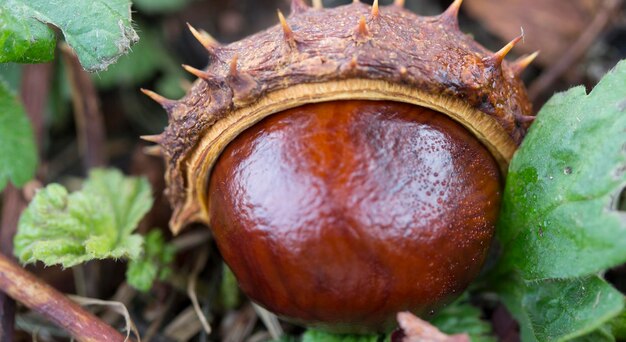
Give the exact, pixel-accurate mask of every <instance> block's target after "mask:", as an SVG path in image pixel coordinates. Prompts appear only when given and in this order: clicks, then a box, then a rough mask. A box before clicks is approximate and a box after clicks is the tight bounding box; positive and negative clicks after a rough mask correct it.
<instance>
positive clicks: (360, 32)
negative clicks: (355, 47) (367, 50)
mask: <svg viewBox="0 0 626 342" xmlns="http://www.w3.org/2000/svg"><path fill="white" fill-rule="evenodd" d="M356 34H357V36H359V37H367V36H369V34H370V31H369V29H368V28H367V21H365V16H364V15H362V16H361V19H359V24H358V25H357V28H356Z"/></svg>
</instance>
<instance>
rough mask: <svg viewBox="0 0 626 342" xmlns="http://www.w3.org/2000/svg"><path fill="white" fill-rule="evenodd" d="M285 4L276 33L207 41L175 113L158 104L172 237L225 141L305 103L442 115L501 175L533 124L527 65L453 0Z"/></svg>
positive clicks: (197, 210) (190, 214)
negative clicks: (163, 120)
mask: <svg viewBox="0 0 626 342" xmlns="http://www.w3.org/2000/svg"><path fill="white" fill-rule="evenodd" d="M293 2H295V3H296V4H295V5H294V6H295V7H294V9H293V10H292V13H291V15H290V17H289V18H287V19H286V20H282V19H281V20H280V23H279V24H278V25H276V26H274V27H271V28H269V29H267V30H264V31H262V32H259V33H257V34H255V35H253V36H251V37H248V38H246V39H243V40H241V41H238V42H235V43H232V44H229V45H225V46H215V45H213V44H212V45H211V46H210V49H209V48H207V50H208V51H209V53H210V54H211V58H210V59H211V64H210V65H209V66H208V67H207V68H206V69H205V70H203V71H198V70H191V71H193V73H194V74H195V75H197V76H199V77H200V79H199V80H198V81H196V82H195V84H194V86H193V88H192V89H191V91H190V92H189V93H188V94H187V95H186V96H185V97H184V98H182V99H181V100H179V101H178V102H176V103H175V104H174V105H172V103H171V102H169V101H164V100H163V99H161V102H164V103H166V105H164V107H166V109H167V110H168V114H169V117H170V124H169V126H168V127H167V128H166V130H165V132H164V133H163V134H162V137H161V138H159V141H160V144H161V146H162V149H163V152H164V156H165V159H166V162H167V164H168V169H167V174H166V178H167V183H168V189H167V194H168V196H169V198H170V201H171V203H172V206H173V207H174V216H173V218H172V221H171V229H172V230H173V232H174V233H177V232H179V231H180V229H181V228H182V227H183V226H184V225H186V224H188V223H190V222H192V221H202V222H207V221H208V218H207V217H206V213H205V210H204V209H203V204H204V202H205V199H204V196H205V187H206V179H208V173H209V172H210V169H211V166H212V163H213V162H214V160H215V159H216V158H217V156H218V155H219V153H220V152H221V150H222V149H223V148H224V147H225V146H226V144H227V143H228V142H229V141H230V140H232V139H233V138H234V136H236V135H237V134H238V133H240V132H241V131H243V130H244V129H245V128H247V127H250V126H251V125H253V124H254V123H255V122H258V121H259V120H261V119H262V118H263V117H265V116H267V115H270V114H273V113H275V112H277V111H280V110H285V109H287V108H291V107H294V106H297V105H300V104H303V103H306V102H320V101H328V100H333V99H348V98H355V99H357V98H360V99H391V100H397V101H402V102H409V103H415V104H418V105H423V106H426V107H430V108H433V109H436V110H439V111H441V112H442V113H445V114H448V115H450V116H451V117H452V118H454V119H456V120H457V121H459V122H461V123H462V124H463V125H464V126H466V127H467V128H468V129H469V130H470V131H472V132H473V133H474V134H475V135H476V136H477V137H478V139H480V140H481V141H482V142H483V143H484V144H485V145H486V146H487V147H488V148H489V149H490V150H491V151H492V153H493V154H494V157H495V158H496V159H497V160H498V162H500V164H501V166H502V168H503V171H505V170H506V165H507V163H508V161H509V160H510V158H511V156H512V154H513V152H514V151H515V148H516V147H517V145H519V143H520V142H521V140H522V138H523V136H524V135H525V133H526V130H527V128H528V126H529V124H530V121H532V119H529V117H530V115H531V105H530V102H529V100H528V98H527V95H526V90H525V88H524V85H523V84H522V82H521V80H520V79H519V73H521V70H523V68H524V67H525V66H526V65H527V62H528V61H527V60H522V61H521V62H520V63H519V65H518V64H515V63H512V64H509V63H507V62H506V61H504V60H503V59H504V57H505V55H506V53H508V51H509V50H510V48H512V47H513V45H514V44H515V43H517V42H518V41H519V39H517V40H515V41H513V42H512V43H510V44H508V45H507V46H506V47H505V48H503V49H502V50H500V51H498V52H496V53H494V52H491V51H489V50H487V49H485V48H484V47H482V46H481V45H480V44H478V43H477V42H476V41H474V40H473V39H472V38H471V37H469V36H467V35H465V34H464V33H462V32H461V31H460V30H459V28H458V23H457V18H456V15H457V13H458V6H459V5H460V3H461V1H460V0H457V1H455V2H454V4H453V5H452V6H451V7H450V8H449V9H448V10H447V11H446V12H444V13H443V14H442V15H440V16H435V17H421V16H418V15H415V14H413V13H411V12H410V11H408V10H405V9H403V8H402V7H401V6H398V5H397V3H398V2H396V5H394V6H387V7H380V8H378V7H377V6H376V7H375V8H374V9H372V7H371V6H368V5H365V4H361V3H358V2H357V3H352V4H350V5H345V6H341V7H336V8H330V9H320V8H310V7H306V6H305V5H304V4H303V3H302V2H301V1H299V0H294V1H293ZM400 3H401V1H400ZM279 17H282V14H280V15H279ZM204 41H205V44H208V43H206V42H207V39H204ZM523 63H526V64H523ZM333 92H335V93H333ZM225 131H228V132H229V133H228V135H227V138H223V136H224V134H223V133H224V132H225Z"/></svg>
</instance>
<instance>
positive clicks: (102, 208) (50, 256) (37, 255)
mask: <svg viewBox="0 0 626 342" xmlns="http://www.w3.org/2000/svg"><path fill="white" fill-rule="evenodd" d="M151 206H152V196H151V190H150V185H149V184H148V181H147V180H146V179H144V178H134V177H124V176H123V175H122V173H121V172H119V171H117V170H93V171H92V172H91V173H90V174H89V178H88V179H87V180H86V181H85V184H84V186H83V189H82V190H80V191H77V192H74V193H71V194H69V193H68V192H67V190H66V189H65V188H64V187H63V186H61V185H59V184H51V185H48V186H47V187H46V188H44V189H42V190H41V191H39V192H38V193H37V194H36V195H35V198H34V199H33V200H32V202H31V203H30V204H29V206H28V208H26V210H24V213H23V214H22V216H21V217H20V221H19V224H18V231H17V234H16V236H15V239H14V245H15V255H16V256H17V257H18V258H19V260H20V261H21V262H23V263H33V262H36V261H42V262H43V263H44V264H46V265H55V264H60V265H62V266H63V267H71V266H74V265H77V264H80V263H82V262H85V261H89V260H93V259H105V258H129V259H131V260H132V259H135V258H137V257H138V256H139V255H140V254H141V251H142V244H143V238H142V237H141V236H140V235H137V234H132V232H133V230H134V229H135V228H136V227H137V224H138V223H139V220H140V219H141V218H142V217H143V216H144V215H145V213H146V212H148V210H149V209H150V207H151Z"/></svg>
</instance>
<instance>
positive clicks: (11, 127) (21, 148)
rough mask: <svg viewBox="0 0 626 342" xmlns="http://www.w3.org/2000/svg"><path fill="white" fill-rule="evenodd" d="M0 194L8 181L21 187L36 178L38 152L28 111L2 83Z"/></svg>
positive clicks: (0, 100) (0, 93)
mask: <svg viewBox="0 0 626 342" xmlns="http://www.w3.org/2000/svg"><path fill="white" fill-rule="evenodd" d="M0 149H1V151H0V191H2V190H3V189H4V187H5V186H6V184H7V182H8V180H9V179H10V180H11V181H12V182H13V184H15V185H16V186H18V187H21V186H22V185H24V184H25V183H26V182H28V181H29V180H31V179H32V178H33V176H34V175H35V169H36V167H37V149H36V148H35V140H34V137H33V129H32V127H31V125H30V121H29V120H28V117H27V116H26V113H25V112H24V108H23V107H22V105H21V104H20V103H19V101H18V100H17V98H16V97H15V95H14V94H13V93H11V91H10V90H9V88H8V86H7V85H6V84H5V83H4V81H3V80H1V79H0Z"/></svg>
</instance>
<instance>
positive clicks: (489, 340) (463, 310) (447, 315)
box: [430, 294, 495, 342]
mask: <svg viewBox="0 0 626 342" xmlns="http://www.w3.org/2000/svg"><path fill="white" fill-rule="evenodd" d="M481 315H482V313H481V311H480V309H478V308H477V307H475V306H472V305H471V304H470V303H469V299H468V296H467V294H465V295H464V296H462V297H461V298H459V299H458V300H457V301H455V302H454V303H452V304H450V305H448V306H447V307H445V308H444V309H443V310H441V311H440V312H439V313H437V315H435V317H433V318H432V319H430V323H432V324H433V325H434V326H436V327H437V328H439V330H441V331H442V332H444V333H446V334H448V335H454V334H463V333H466V334H468V335H469V336H470V338H471V340H472V342H495V338H494V337H492V336H491V325H490V324H489V323H488V322H486V321H483V320H482V319H481Z"/></svg>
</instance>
